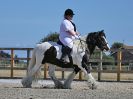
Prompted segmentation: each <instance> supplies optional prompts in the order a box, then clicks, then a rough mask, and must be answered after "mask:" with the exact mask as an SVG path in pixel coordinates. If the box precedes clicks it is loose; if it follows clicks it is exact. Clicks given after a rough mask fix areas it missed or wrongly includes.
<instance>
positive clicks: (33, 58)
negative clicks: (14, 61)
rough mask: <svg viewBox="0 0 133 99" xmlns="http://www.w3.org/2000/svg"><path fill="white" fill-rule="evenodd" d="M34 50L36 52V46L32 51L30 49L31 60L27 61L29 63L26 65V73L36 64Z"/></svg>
mask: <svg viewBox="0 0 133 99" xmlns="http://www.w3.org/2000/svg"><path fill="white" fill-rule="evenodd" d="M35 52H36V48H34V49H33V51H32V57H31V60H30V62H29V65H28V72H27V73H28V74H29V73H30V72H31V70H32V68H33V67H34V65H35V64H36V55H35ZM28 74H27V75H28Z"/></svg>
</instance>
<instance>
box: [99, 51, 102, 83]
mask: <svg viewBox="0 0 133 99" xmlns="http://www.w3.org/2000/svg"><path fill="white" fill-rule="evenodd" d="M102 59H103V53H102V51H100V63H99V66H98V81H100V80H101V70H102Z"/></svg>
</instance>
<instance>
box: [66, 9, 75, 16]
mask: <svg viewBox="0 0 133 99" xmlns="http://www.w3.org/2000/svg"><path fill="white" fill-rule="evenodd" d="M64 15H65V16H66V15H75V14H74V13H73V11H72V10H71V9H67V10H66V11H65V13H64Z"/></svg>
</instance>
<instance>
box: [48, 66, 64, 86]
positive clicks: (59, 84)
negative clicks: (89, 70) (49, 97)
mask: <svg viewBox="0 0 133 99" xmlns="http://www.w3.org/2000/svg"><path fill="white" fill-rule="evenodd" d="M55 67H56V66H55V65H51V64H50V65H49V68H48V71H49V72H48V73H49V76H50V77H51V79H52V80H53V82H54V84H55V87H56V88H64V87H63V84H62V82H60V81H59V80H58V79H57V78H56V76H55Z"/></svg>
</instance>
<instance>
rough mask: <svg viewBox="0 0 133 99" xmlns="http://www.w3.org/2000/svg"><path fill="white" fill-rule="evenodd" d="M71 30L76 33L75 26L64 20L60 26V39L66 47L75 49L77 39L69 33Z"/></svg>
mask: <svg viewBox="0 0 133 99" xmlns="http://www.w3.org/2000/svg"><path fill="white" fill-rule="evenodd" d="M69 30H71V31H74V26H73V25H72V23H71V22H70V21H69V20H67V19H64V20H63V21H62V23H61V25H60V35H59V39H60V41H61V42H62V43H63V44H64V45H65V46H68V47H70V48H72V47H73V39H74V38H75V37H74V36H72V35H71V34H70V33H69V32H68V31H69Z"/></svg>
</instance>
